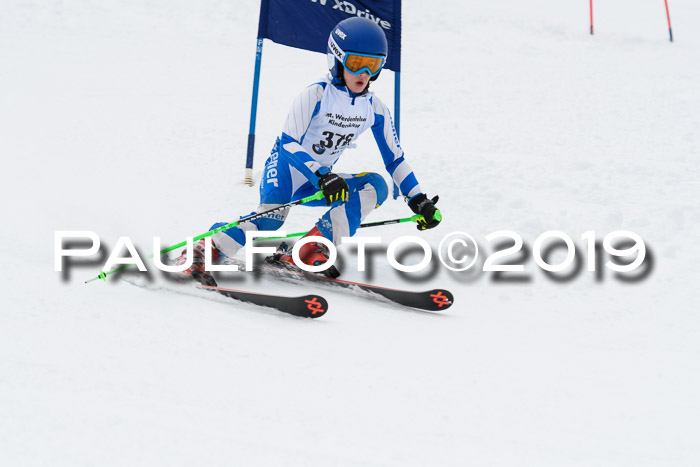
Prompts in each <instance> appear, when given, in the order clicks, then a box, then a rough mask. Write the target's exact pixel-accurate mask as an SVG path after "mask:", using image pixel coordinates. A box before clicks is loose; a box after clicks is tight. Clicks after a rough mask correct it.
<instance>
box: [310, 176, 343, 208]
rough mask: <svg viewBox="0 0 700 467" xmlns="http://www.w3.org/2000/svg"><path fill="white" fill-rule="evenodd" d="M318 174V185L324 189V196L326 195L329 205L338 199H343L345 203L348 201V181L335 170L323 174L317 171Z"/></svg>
mask: <svg viewBox="0 0 700 467" xmlns="http://www.w3.org/2000/svg"><path fill="white" fill-rule="evenodd" d="M316 175H318V187H319V189H321V191H323V196H325V197H326V205H327V206H330V205H331V204H333V203H335V202H336V201H342V202H343V203H346V202H347V201H348V198H349V197H350V189H349V188H348V182H346V181H345V179H344V178H343V177H341V176H340V175H338V174H334V173H333V172H328V173H327V174H323V175H322V174H320V173H318V172H316Z"/></svg>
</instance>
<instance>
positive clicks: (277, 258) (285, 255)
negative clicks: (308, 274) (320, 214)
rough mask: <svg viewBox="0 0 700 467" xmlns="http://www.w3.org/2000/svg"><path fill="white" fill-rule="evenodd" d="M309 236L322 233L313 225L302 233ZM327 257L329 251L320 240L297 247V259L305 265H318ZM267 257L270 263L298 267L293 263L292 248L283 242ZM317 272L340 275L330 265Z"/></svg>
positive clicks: (325, 274)
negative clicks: (307, 231)
mask: <svg viewBox="0 0 700 467" xmlns="http://www.w3.org/2000/svg"><path fill="white" fill-rule="evenodd" d="M310 236H314V237H322V236H323V235H321V233H320V232H319V231H318V228H317V227H314V228H313V229H311V231H309V233H307V234H306V235H304V237H310ZM302 238H303V237H302ZM329 257H330V252H329V250H328V247H326V245H324V244H323V243H320V242H309V243H307V244H305V245H303V246H302V247H301V248H300V249H299V259H300V260H301V261H302V262H303V263H304V264H306V265H307V266H320V265H322V264H324V263H326V262H327V261H328V258H329ZM268 259H269V260H271V261H269V262H271V263H274V262H278V263H284V264H290V265H292V266H295V267H297V268H298V267H299V266H297V265H296V264H295V263H294V258H292V250H291V249H290V248H289V246H288V245H287V244H286V243H285V242H282V244H281V245H280V246H279V247H278V248H277V252H276V253H275V254H274V255H272V256H270V257H269V258H268ZM319 274H323V275H324V276H326V277H330V278H331V279H335V278H336V277H338V276H340V271H338V268H336V267H335V266H331V267H329V268H328V269H326V270H325V271H321V272H320V273H319Z"/></svg>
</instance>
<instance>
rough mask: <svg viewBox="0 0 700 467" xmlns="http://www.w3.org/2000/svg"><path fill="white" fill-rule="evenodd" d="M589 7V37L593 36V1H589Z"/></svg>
mask: <svg viewBox="0 0 700 467" xmlns="http://www.w3.org/2000/svg"><path fill="white" fill-rule="evenodd" d="M590 6H591V8H590V9H591V35H592V34H593V0H590Z"/></svg>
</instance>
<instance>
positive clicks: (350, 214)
mask: <svg viewBox="0 0 700 467" xmlns="http://www.w3.org/2000/svg"><path fill="white" fill-rule="evenodd" d="M368 129H371V130H372V134H373V135H374V139H375V140H376V142H377V146H378V147H379V151H380V153H381V156H382V159H383V160H384V166H385V167H386V169H387V171H388V172H389V175H391V177H392V179H393V181H394V183H395V184H396V185H397V186H398V187H399V189H400V191H401V193H402V194H403V195H404V196H405V197H407V198H409V199H410V198H412V197H414V196H416V195H418V194H420V193H421V188H420V185H419V184H418V180H417V179H416V176H415V174H414V173H413V170H412V169H411V166H410V165H409V164H408V162H407V161H406V159H405V158H404V153H403V150H402V149H401V146H400V145H399V141H398V138H397V137H396V131H395V130H394V125H393V122H392V119H391V115H390V113H389V109H388V108H387V107H386V105H384V103H383V102H382V101H381V100H379V98H378V97H376V96H375V95H374V94H373V93H372V92H365V93H363V94H360V95H354V93H352V92H351V91H349V90H348V89H347V87H345V86H334V85H333V84H331V81H330V79H329V78H327V79H325V80H323V81H320V82H318V83H314V84H312V85H311V86H309V87H308V88H306V89H305V90H304V91H303V92H302V93H301V94H300V95H299V96H298V97H297V98H296V99H295V101H294V104H293V105H292V109H291V111H290V112H289V115H288V116H287V120H286V123H285V125H284V129H283V131H282V135H281V137H280V138H278V140H277V142H276V143H275V145H274V147H273V149H272V152H271V154H270V157H269V158H268V159H267V162H266V164H265V170H264V172H263V178H262V181H261V184H260V205H259V206H258V208H257V210H256V211H255V212H262V211H267V210H269V209H272V208H274V207H277V206H279V205H282V204H286V203H289V202H290V201H295V200H298V199H301V198H305V197H308V196H311V195H313V194H314V193H316V192H317V191H318V190H319V186H318V182H319V174H320V175H323V174H327V173H329V172H331V171H332V170H333V165H334V164H335V163H336V162H337V161H338V159H339V158H340V157H341V156H342V154H343V153H344V152H345V150H346V149H348V148H350V147H351V143H352V141H353V140H355V139H356V138H357V137H359V136H360V135H361V134H362V133H363V132H364V131H366V130H368ZM339 175H340V176H342V177H343V178H344V179H345V180H346V182H347V184H348V188H349V191H350V196H349V199H348V201H347V203H341V202H338V203H333V205H332V207H331V209H330V210H329V211H328V212H326V213H325V214H324V215H323V216H322V217H321V218H320V219H319V221H318V222H317V224H316V226H317V227H318V230H319V232H320V233H321V234H322V235H323V236H324V237H326V238H327V239H329V240H331V241H332V242H333V243H335V244H339V243H340V239H341V238H342V237H348V236H352V235H354V234H355V231H356V230H357V228H358V226H359V225H360V223H361V222H362V220H363V219H365V217H367V216H368V215H369V213H370V212H372V210H373V209H375V208H378V207H379V206H380V205H381V204H382V203H383V202H384V201H385V200H386V199H387V195H388V188H387V184H386V182H385V181H384V179H383V178H382V176H381V175H379V174H377V173H370V172H364V173H358V174H339ZM325 204H326V202H325V200H318V201H314V202H311V203H307V204H305V206H323V205H325ZM288 213H289V209H286V210H284V211H282V212H277V213H274V214H270V215H269V216H266V217H262V218H260V219H257V220H254V221H251V222H245V223H243V224H241V225H239V226H238V227H234V228H231V229H228V230H225V231H223V232H221V233H219V234H216V235H215V236H214V243H215V244H216V246H217V248H218V249H219V250H221V251H222V252H223V253H224V254H226V255H227V256H232V255H233V254H235V253H236V251H237V250H238V249H239V248H240V247H242V246H243V245H244V244H245V232H244V231H245V230H277V229H279V228H280V227H281V226H282V224H283V223H284V221H285V219H286V217H287V214H288ZM222 225H225V223H219V224H215V225H214V226H212V230H213V229H215V228H217V227H220V226H222Z"/></svg>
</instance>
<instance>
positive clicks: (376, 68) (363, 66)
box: [328, 35, 386, 76]
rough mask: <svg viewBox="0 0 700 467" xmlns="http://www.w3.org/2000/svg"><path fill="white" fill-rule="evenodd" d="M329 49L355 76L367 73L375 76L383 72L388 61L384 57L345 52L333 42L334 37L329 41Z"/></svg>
mask: <svg viewBox="0 0 700 467" xmlns="http://www.w3.org/2000/svg"><path fill="white" fill-rule="evenodd" d="M328 47H329V49H330V50H331V52H333V55H334V56H335V58H337V59H338V61H339V62H340V63H342V64H343V66H344V67H345V69H346V70H348V71H349V72H350V73H352V74H353V75H359V74H360V73H362V72H365V71H366V72H367V73H369V75H370V76H375V75H377V74H378V73H379V72H380V71H381V69H382V67H383V66H384V61H385V60H386V57H385V56H384V55H372V54H361V53H356V52H345V51H344V50H343V49H341V48H340V46H338V44H337V43H336V42H335V40H333V35H331V37H330V38H329V39H328Z"/></svg>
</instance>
